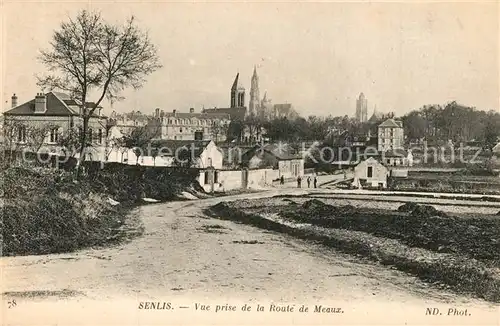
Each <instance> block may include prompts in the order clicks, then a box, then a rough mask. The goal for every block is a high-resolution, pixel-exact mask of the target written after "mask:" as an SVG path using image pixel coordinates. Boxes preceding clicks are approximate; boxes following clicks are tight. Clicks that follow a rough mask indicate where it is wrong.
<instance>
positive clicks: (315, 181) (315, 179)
mask: <svg viewBox="0 0 500 326" xmlns="http://www.w3.org/2000/svg"><path fill="white" fill-rule="evenodd" d="M317 185H318V179H317V178H316V176H314V188H317Z"/></svg>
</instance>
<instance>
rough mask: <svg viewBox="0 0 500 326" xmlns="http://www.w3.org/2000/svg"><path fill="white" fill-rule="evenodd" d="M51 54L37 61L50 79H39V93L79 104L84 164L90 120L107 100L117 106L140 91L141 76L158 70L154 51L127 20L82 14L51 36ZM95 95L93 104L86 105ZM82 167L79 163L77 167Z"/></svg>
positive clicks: (147, 40) (145, 36) (143, 76)
mask: <svg viewBox="0 0 500 326" xmlns="http://www.w3.org/2000/svg"><path fill="white" fill-rule="evenodd" d="M50 45H51V49H50V50H47V51H41V55H40V56H39V60H40V61H41V62H42V63H43V64H44V65H45V66H46V67H47V68H48V70H49V71H50V74H49V75H47V76H42V77H38V85H39V86H41V87H43V88H49V89H60V90H63V91H67V92H69V93H70V94H71V95H72V96H73V97H74V98H75V99H78V100H79V102H80V103H79V105H80V106H81V116H82V118H83V133H82V135H83V137H82V138H81V148H80V158H79V160H80V161H81V160H82V159H83V157H82V156H83V152H84V150H85V145H86V140H87V139H86V138H87V130H88V126H89V119H90V118H91V117H92V116H93V115H94V111H95V110H96V109H97V108H98V107H99V106H100V104H101V102H102V101H103V100H104V99H105V98H107V99H108V100H109V101H111V102H113V101H117V100H120V99H122V98H121V97H120V93H121V91H123V90H124V89H125V88H128V87H133V88H135V89H137V88H140V87H141V86H142V85H143V83H144V82H145V77H146V76H148V75H149V74H151V73H153V72H154V71H156V70H157V69H159V68H161V64H160V63H159V59H158V56H157V51H156V48H155V46H154V45H153V44H152V43H151V41H150V39H149V36H148V34H147V33H144V32H142V31H141V30H139V28H138V27H137V26H136V25H135V23H134V17H131V18H130V19H128V20H127V22H126V23H125V24H124V25H123V26H116V25H112V24H110V23H107V22H106V21H104V20H103V19H102V18H101V15H100V14H99V13H95V12H89V11H87V10H83V11H81V12H80V13H79V14H78V16H77V17H76V20H73V19H69V21H68V22H63V23H62V24H61V26H60V29H59V30H57V31H55V32H54V35H53V39H52V42H51V43H50ZM92 92H96V93H97V94H98V95H97V100H96V101H95V102H94V104H93V105H88V103H89V102H88V98H89V96H90V95H91V94H92ZM80 165H81V164H79V166H80Z"/></svg>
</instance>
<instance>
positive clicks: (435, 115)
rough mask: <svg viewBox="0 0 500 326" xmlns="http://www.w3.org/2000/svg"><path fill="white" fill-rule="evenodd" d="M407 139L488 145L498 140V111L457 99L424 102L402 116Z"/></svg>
mask: <svg viewBox="0 0 500 326" xmlns="http://www.w3.org/2000/svg"><path fill="white" fill-rule="evenodd" d="M402 120H403V124H404V127H405V134H406V135H407V137H408V139H409V140H413V141H415V140H422V139H425V140H427V141H431V142H439V141H446V142H447V141H449V140H451V141H453V142H455V143H459V142H467V141H473V140H474V141H477V142H480V143H482V144H484V145H485V146H486V147H488V148H490V149H491V148H492V147H493V146H495V144H496V143H498V137H499V136H500V113H498V112H495V111H489V112H486V111H479V110H476V109H474V108H472V107H467V106H463V105H460V104H458V103H456V102H451V103H448V104H446V105H444V106H441V105H426V106H424V107H422V108H420V109H418V110H414V111H411V112H410V113H408V114H406V115H404V116H403V117H402Z"/></svg>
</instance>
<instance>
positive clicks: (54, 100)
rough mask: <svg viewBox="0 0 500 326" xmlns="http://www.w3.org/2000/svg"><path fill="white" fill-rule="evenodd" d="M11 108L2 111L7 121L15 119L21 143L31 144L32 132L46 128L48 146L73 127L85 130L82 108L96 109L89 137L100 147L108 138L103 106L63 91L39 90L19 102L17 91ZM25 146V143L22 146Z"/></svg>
mask: <svg viewBox="0 0 500 326" xmlns="http://www.w3.org/2000/svg"><path fill="white" fill-rule="evenodd" d="M11 103H12V105H11V109H10V110H7V111H6V112H4V114H3V118H4V119H5V121H15V125H16V128H17V130H16V131H14V132H15V136H16V141H17V144H18V145H25V146H28V145H30V142H31V139H30V138H32V137H34V135H31V133H35V131H36V132H39V131H40V130H44V129H46V135H45V138H44V139H43V146H44V148H45V149H51V148H55V147H57V145H58V143H59V141H60V139H61V137H62V135H63V134H64V133H66V132H67V131H68V130H70V129H74V130H75V131H78V132H80V133H81V132H82V131H83V116H82V110H83V109H84V107H85V108H86V109H87V110H89V109H93V108H95V112H94V113H93V114H92V116H91V117H90V119H89V126H88V138H89V140H90V141H91V142H92V143H93V144H94V145H95V147H96V148H97V147H99V146H100V145H104V143H105V137H106V120H107V117H105V116H104V115H102V114H101V111H102V107H100V106H99V107H97V108H96V104H95V103H93V102H87V103H85V106H83V105H82V103H81V102H80V101H79V100H77V99H74V98H72V97H71V96H69V95H67V94H65V93H60V92H54V91H52V92H48V93H37V94H36V95H35V97H34V98H32V99H30V100H28V101H27V102H24V103H22V104H20V105H18V98H17V96H16V94H14V95H12V98H11ZM21 147H22V146H21Z"/></svg>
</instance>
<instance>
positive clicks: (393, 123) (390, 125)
mask: <svg viewBox="0 0 500 326" xmlns="http://www.w3.org/2000/svg"><path fill="white" fill-rule="evenodd" d="M379 127H381V128H401V125H400V124H398V123H397V122H396V121H395V120H394V119H387V120H385V121H384V122H382V123H381V124H380V125H379Z"/></svg>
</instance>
